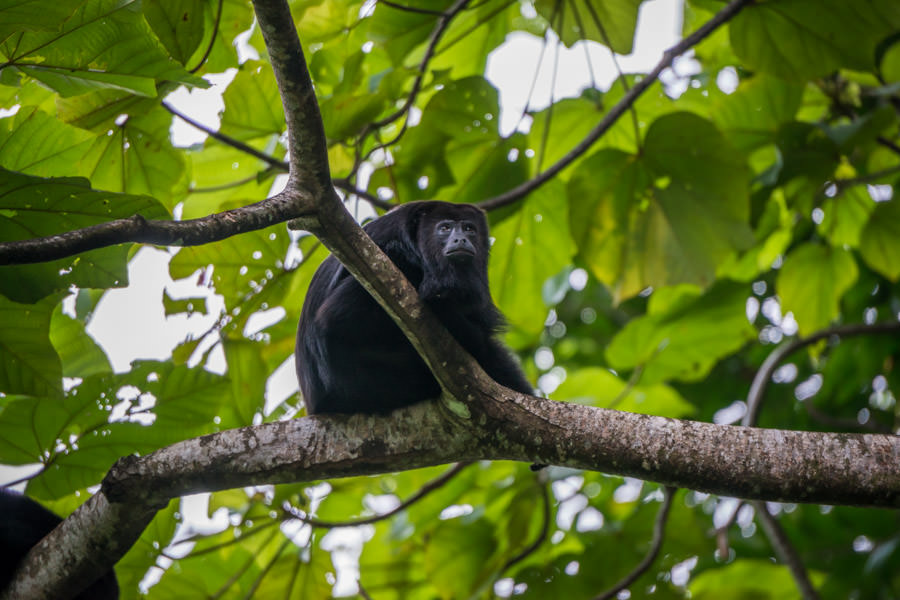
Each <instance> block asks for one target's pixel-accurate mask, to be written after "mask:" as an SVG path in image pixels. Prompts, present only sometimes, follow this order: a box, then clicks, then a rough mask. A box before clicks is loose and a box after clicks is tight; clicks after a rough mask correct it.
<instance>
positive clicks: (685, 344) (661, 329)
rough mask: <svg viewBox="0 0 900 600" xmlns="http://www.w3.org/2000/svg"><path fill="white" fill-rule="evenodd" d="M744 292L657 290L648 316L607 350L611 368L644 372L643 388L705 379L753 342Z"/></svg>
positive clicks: (727, 287)
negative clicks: (726, 359) (703, 292)
mask: <svg viewBox="0 0 900 600" xmlns="http://www.w3.org/2000/svg"><path fill="white" fill-rule="evenodd" d="M746 300H747V292H746V288H745V287H744V286H740V285H734V284H726V283H723V284H720V285H717V286H716V287H714V288H713V289H711V290H710V291H709V292H707V293H706V294H703V295H701V294H700V291H699V290H698V289H697V288H696V287H694V286H689V285H682V286H677V287H673V288H666V289H661V290H656V291H655V292H653V295H652V296H651V297H650V304H649V306H648V307H647V314H646V315H643V316H641V317H638V318H636V319H633V320H631V321H630V322H629V323H628V324H627V325H626V326H625V327H623V328H622V330H621V331H619V333H618V334H617V335H616V336H615V338H613V341H612V342H611V343H610V344H609V346H608V347H607V349H606V357H607V359H608V360H609V364H610V366H611V367H613V368H614V369H617V370H631V369H635V368H638V367H640V368H642V369H643V373H642V375H641V379H640V382H641V383H642V384H645V385H649V384H653V383H656V382H659V381H665V380H669V379H673V378H674V379H681V380H684V381H693V380H697V379H699V378H701V377H704V376H705V375H706V374H707V373H708V372H709V370H710V369H711V368H712V367H713V365H715V364H716V362H718V360H719V359H721V358H722V357H724V356H727V355H729V354H731V353H732V352H735V351H736V350H738V349H740V348H741V347H742V346H743V345H744V344H746V343H747V342H748V341H750V340H752V339H753V338H754V337H755V335H756V334H755V331H754V329H753V327H751V326H750V323H749V322H748V321H747V316H746V312H745V306H746Z"/></svg>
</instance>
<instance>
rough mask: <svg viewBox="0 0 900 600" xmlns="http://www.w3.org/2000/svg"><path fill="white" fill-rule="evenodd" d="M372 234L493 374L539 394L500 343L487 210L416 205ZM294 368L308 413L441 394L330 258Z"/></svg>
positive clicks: (393, 214)
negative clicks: (490, 276) (492, 289)
mask: <svg viewBox="0 0 900 600" xmlns="http://www.w3.org/2000/svg"><path fill="white" fill-rule="evenodd" d="M365 230H366V233H368V234H369V236H370V237H371V238H372V240H373V241H374V242H375V243H376V244H378V246H379V247H380V248H381V249H382V250H383V251H384V252H385V253H386V254H387V255H388V256H389V257H390V259H391V260H392V261H393V262H394V264H396V265H397V267H398V268H399V269H400V270H401V271H402V272H403V274H404V275H405V276H406V278H407V279H409V281H410V282H411V283H412V284H413V285H414V286H415V288H416V290H417V291H418V293H419V296H420V297H421V298H422V301H423V302H424V303H425V304H426V305H427V306H428V307H429V308H430V309H431V310H432V312H433V313H434V314H435V315H436V316H437V318H438V319H440V321H441V323H443V324H444V326H445V327H446V328H447V330H448V331H449V332H450V333H451V334H452V335H453V337H454V338H456V340H457V341H458V342H459V343H460V345H461V346H462V347H463V348H465V349H466V351H467V352H469V353H470V354H471V355H472V356H473V357H474V358H475V360H477V361H478V364H480V365H481V367H482V368H483V369H484V370H485V372H486V373H487V374H488V375H490V376H491V377H492V378H493V379H494V380H496V381H497V382H498V383H501V384H502V385H505V386H507V387H509V388H512V389H514V390H516V391H519V392H523V393H527V394H530V393H532V392H533V391H534V390H533V388H532V386H531V385H530V384H529V383H528V381H527V380H526V379H525V375H524V374H523V373H522V370H521V368H520V367H519V365H518V364H517V363H516V361H515V360H514V359H513V357H512V356H511V355H510V353H509V351H508V350H507V349H506V348H505V347H504V346H503V345H502V344H501V343H500V342H499V341H498V340H497V339H495V338H494V334H495V333H497V331H498V330H499V329H500V327H501V326H502V324H503V317H502V315H501V314H500V311H499V310H498V309H497V307H496V306H494V303H493V302H492V301H491V294H490V291H489V290H488V279H487V264H488V251H489V242H488V228H487V219H486V218H485V215H484V211H482V210H481V209H479V208H476V207H474V206H471V205H466V204H452V203H449V202H410V203H408V204H404V205H401V206H399V207H397V208H395V209H393V210H391V211H390V212H388V213H386V214H385V215H384V216H382V217H381V218H379V219H377V220H375V221H373V222H372V223H369V224H368V225H366V227H365ZM296 361H297V376H298V377H299V379H300V389H301V390H302V391H303V399H304V401H305V402H306V410H307V412H308V413H309V414H317V413H367V414H373V413H387V412H389V411H391V410H394V409H395V408H399V407H401V406H408V405H410V404H414V403H416V402H419V401H421V400H426V399H428V398H435V397H437V396H438V394H439V393H440V387H439V386H438V383H437V381H436V380H435V379H434V376H433V375H432V374H431V372H430V371H429V370H428V367H427V366H426V365H425V362H424V361H423V360H422V358H421V357H420V356H419V355H418V353H417V352H416V351H415V349H414V348H413V347H412V345H411V344H410V343H409V341H408V340H407V339H406V337H405V336H404V335H403V333H402V332H401V331H400V329H399V328H398V327H397V325H396V324H395V323H394V322H393V321H392V320H391V319H390V317H388V315H387V314H386V313H385V312H384V310H383V309H382V308H381V307H380V306H379V305H378V303H376V302H375V300H374V299H373V298H372V297H371V296H370V295H369V293H368V292H366V290H365V289H363V287H362V286H361V285H360V284H359V283H357V281H356V280H355V279H354V278H353V276H352V275H351V274H350V273H349V272H348V271H347V270H346V269H345V268H344V267H343V266H342V265H341V263H340V262H338V260H337V259H336V258H334V257H333V256H330V257H328V258H326V259H325V261H324V262H323V263H322V265H321V266H320V267H319V269H318V271H316V273H315V275H314V276H313V278H312V281H311V283H310V285H309V291H308V292H307V294H306V301H305V302H304V304H303V312H302V314H301V316H300V327H299V329H298V331H297V350H296Z"/></svg>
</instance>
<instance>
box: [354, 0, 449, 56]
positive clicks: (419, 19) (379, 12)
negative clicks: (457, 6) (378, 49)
mask: <svg viewBox="0 0 900 600" xmlns="http://www.w3.org/2000/svg"><path fill="white" fill-rule="evenodd" d="M450 5H451V1H450V0H431V1H429V2H428V6H427V8H428V10H430V11H443V10H446V9H447V8H448V7H449V6H450ZM371 21H372V22H371V25H370V26H369V35H370V36H371V39H372V41H373V42H375V43H376V44H378V45H380V46H383V47H384V49H385V50H386V51H387V53H388V55H389V56H390V58H391V61H393V63H394V64H395V65H399V64H402V63H404V62H406V61H409V62H412V60H410V57H411V55H412V53H413V50H414V49H415V48H416V47H417V46H419V45H420V44H422V43H423V42H425V41H426V40H427V39H428V37H429V35H430V34H431V31H432V30H433V29H434V26H435V22H436V21H437V17H436V16H435V15H433V14H427V13H423V12H418V11H412V10H402V9H397V8H395V7H393V6H389V5H387V4H376V5H375V12H373V13H372V19H371Z"/></svg>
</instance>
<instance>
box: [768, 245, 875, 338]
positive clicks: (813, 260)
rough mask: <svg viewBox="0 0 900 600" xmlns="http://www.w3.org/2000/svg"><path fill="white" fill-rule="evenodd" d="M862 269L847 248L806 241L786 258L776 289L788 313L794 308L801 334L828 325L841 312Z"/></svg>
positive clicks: (783, 308)
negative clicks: (843, 302)
mask: <svg viewBox="0 0 900 600" xmlns="http://www.w3.org/2000/svg"><path fill="white" fill-rule="evenodd" d="M857 274H858V269H857V266H856V261H855V260H854V259H853V255H852V254H850V252H848V251H846V250H842V249H839V248H831V247H828V246H823V245H821V244H815V243H806V244H803V245H802V246H799V247H798V248H795V249H794V250H793V251H792V252H791V253H790V254H788V256H787V257H786V258H785V259H784V266H782V267H781V271H779V273H778V277H777V278H776V280H775V289H776V291H777V292H778V297H779V298H780V299H781V308H782V310H783V311H784V312H787V311H791V312H793V313H794V318H795V319H796V320H797V326H798V327H799V330H800V333H801V335H809V334H811V333H814V332H816V331H818V330H820V329H823V328H825V327H827V326H828V325H829V324H830V323H831V322H832V321H833V320H834V319H835V318H837V316H838V315H839V314H840V306H839V302H840V300H841V297H842V296H843V295H844V292H846V291H847V290H848V289H849V288H850V286H851V285H853V283H854V282H855V281H856V277H857Z"/></svg>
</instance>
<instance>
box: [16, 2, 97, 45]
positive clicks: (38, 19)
mask: <svg viewBox="0 0 900 600" xmlns="http://www.w3.org/2000/svg"><path fill="white" fill-rule="evenodd" d="M83 2H84V0H58V1H55V2H46V1H45V0H0V40H5V39H6V38H7V37H9V35H10V34H13V33H21V32H23V31H59V27H60V24H61V23H64V22H65V21H66V19H67V18H68V17H69V16H70V15H71V14H72V13H74V12H75V10H77V9H78V7H79V6H80V5H81V4H83Z"/></svg>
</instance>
